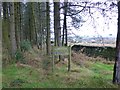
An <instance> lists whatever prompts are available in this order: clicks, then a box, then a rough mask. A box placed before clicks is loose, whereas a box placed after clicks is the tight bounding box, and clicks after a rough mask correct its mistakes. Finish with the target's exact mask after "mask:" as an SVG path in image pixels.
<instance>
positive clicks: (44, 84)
mask: <svg viewBox="0 0 120 90" xmlns="http://www.w3.org/2000/svg"><path fill="white" fill-rule="evenodd" d="M90 63H91V62H90ZM112 69H113V65H107V64H103V63H101V62H96V63H92V64H90V66H89V67H87V68H86V67H80V66H78V65H75V64H73V63H72V70H71V72H67V67H66V65H64V64H63V66H60V67H56V68H55V71H54V73H51V72H50V71H49V72H47V71H44V70H42V69H40V71H38V70H37V69H36V68H30V67H19V68H18V67H16V66H15V65H14V64H13V65H9V66H7V67H5V68H3V73H2V78H3V80H2V83H3V87H20V88H25V87H26V88H28V87H29V88H96V87H97V88H116V87H117V86H115V85H113V84H112V73H113V71H112ZM45 72H46V73H45Z"/></svg>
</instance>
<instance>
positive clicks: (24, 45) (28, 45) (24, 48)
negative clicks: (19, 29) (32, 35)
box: [20, 40, 32, 51]
mask: <svg viewBox="0 0 120 90" xmlns="http://www.w3.org/2000/svg"><path fill="white" fill-rule="evenodd" d="M20 48H21V50H22V51H29V50H31V48H32V47H31V43H30V41H29V40H23V41H22V42H21V43H20Z"/></svg>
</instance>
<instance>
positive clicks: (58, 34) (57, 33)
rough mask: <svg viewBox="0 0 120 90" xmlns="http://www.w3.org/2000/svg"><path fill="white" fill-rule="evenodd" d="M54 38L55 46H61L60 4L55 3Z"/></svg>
mask: <svg viewBox="0 0 120 90" xmlns="http://www.w3.org/2000/svg"><path fill="white" fill-rule="evenodd" d="M54 36H55V37H54V38H55V46H61V27H60V2H54Z"/></svg>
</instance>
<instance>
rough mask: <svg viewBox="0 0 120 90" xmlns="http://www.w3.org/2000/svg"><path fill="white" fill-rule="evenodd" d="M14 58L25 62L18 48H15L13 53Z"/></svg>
mask: <svg viewBox="0 0 120 90" xmlns="http://www.w3.org/2000/svg"><path fill="white" fill-rule="evenodd" d="M15 59H16V61H17V62H21V63H25V60H24V56H23V54H22V52H21V51H20V50H17V51H16V53H15Z"/></svg>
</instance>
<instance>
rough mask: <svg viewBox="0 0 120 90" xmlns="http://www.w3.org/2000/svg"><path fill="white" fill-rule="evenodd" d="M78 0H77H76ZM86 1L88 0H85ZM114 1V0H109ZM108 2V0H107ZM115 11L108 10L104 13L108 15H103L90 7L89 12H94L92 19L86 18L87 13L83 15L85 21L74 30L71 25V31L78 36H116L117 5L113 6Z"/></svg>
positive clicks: (102, 0) (95, 0)
mask: <svg viewBox="0 0 120 90" xmlns="http://www.w3.org/2000/svg"><path fill="white" fill-rule="evenodd" d="M77 1H78V0H77ZM87 1H88V0H87ZM89 1H91V2H93V1H94V2H97V1H101V2H104V1H110V0H89ZM111 1H113V2H115V3H117V2H116V0H111ZM108 3H109V2H108ZM113 10H114V11H115V12H111V11H108V12H107V13H106V14H107V15H108V16H109V17H103V16H102V15H101V13H100V11H98V10H97V9H91V12H94V13H93V14H92V16H93V17H94V19H90V18H89V19H87V18H88V17H89V15H86V16H84V18H83V19H85V20H86V19H87V21H86V22H85V23H83V26H82V27H80V29H79V30H76V29H75V28H73V27H71V29H72V32H74V33H75V34H76V35H80V36H89V37H93V36H95V37H97V36H102V37H116V36H117V17H118V15H117V12H116V11H117V7H116V8H113Z"/></svg>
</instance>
